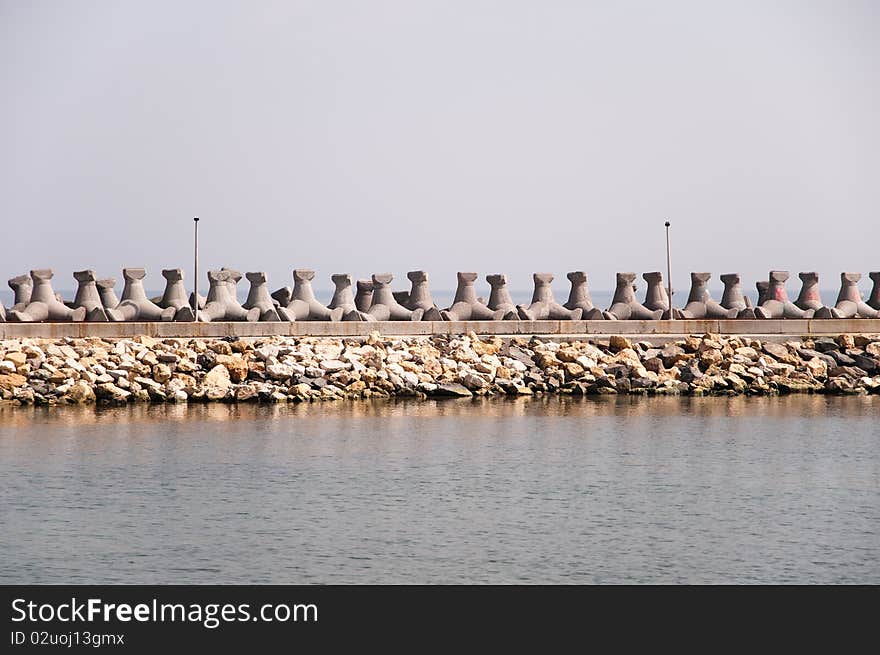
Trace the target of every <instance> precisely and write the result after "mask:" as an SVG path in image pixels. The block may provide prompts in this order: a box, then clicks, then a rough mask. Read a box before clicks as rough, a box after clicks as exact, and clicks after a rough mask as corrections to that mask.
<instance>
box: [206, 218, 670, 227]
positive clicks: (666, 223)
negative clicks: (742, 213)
mask: <svg viewBox="0 0 880 655" xmlns="http://www.w3.org/2000/svg"><path fill="white" fill-rule="evenodd" d="M196 220H199V219H196ZM663 225H665V226H666V227H669V226H670V225H672V223H670V222H669V221H666V222H665V223H664V224H663Z"/></svg>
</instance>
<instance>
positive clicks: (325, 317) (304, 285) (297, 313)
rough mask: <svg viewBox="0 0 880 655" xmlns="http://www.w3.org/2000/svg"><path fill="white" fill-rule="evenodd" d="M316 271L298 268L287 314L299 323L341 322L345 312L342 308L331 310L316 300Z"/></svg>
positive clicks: (294, 276) (295, 271) (295, 272)
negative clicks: (313, 287) (314, 289)
mask: <svg viewBox="0 0 880 655" xmlns="http://www.w3.org/2000/svg"><path fill="white" fill-rule="evenodd" d="M314 277H315V271H313V270H311V269H308V268H297V269H294V271H293V294H292V296H291V300H290V303H289V304H288V305H287V312H288V314H289V315H290V316H293V317H294V318H295V319H296V320H297V321H334V322H335V321H339V320H341V319H342V316H343V314H344V313H345V311H344V310H343V309H342V308H341V307H337V308H336V309H330V308H329V307H327V306H326V305H322V304H321V303H320V302H318V299H317V298H315V292H314V291H313V290H312V279H313V278H314Z"/></svg>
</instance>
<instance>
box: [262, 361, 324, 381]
mask: <svg viewBox="0 0 880 655" xmlns="http://www.w3.org/2000/svg"><path fill="white" fill-rule="evenodd" d="M266 375H268V376H269V377H270V378H272V379H274V380H287V379H290V377H291V376H292V375H293V369H292V368H291V367H290V366H288V365H287V364H270V365H268V366H267V367H266ZM319 375H320V374H319ZM316 377H317V376H316Z"/></svg>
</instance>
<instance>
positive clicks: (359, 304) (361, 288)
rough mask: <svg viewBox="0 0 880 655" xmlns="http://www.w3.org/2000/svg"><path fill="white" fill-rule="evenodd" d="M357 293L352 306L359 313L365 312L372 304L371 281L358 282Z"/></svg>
mask: <svg viewBox="0 0 880 655" xmlns="http://www.w3.org/2000/svg"><path fill="white" fill-rule="evenodd" d="M356 286H357V293H356V294H355V296H354V306H355V308H356V309H357V310H358V311H359V312H367V311H369V310H370V305H372V304H373V281H372V280H358V281H357V284H356Z"/></svg>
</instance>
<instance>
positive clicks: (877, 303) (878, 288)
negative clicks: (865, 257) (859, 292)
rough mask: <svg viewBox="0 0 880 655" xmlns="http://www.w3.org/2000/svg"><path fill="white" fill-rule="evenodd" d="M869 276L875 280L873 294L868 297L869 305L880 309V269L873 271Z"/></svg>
mask: <svg viewBox="0 0 880 655" xmlns="http://www.w3.org/2000/svg"><path fill="white" fill-rule="evenodd" d="M868 277H870V278H871V280H872V281H873V282H874V287H873V288H872V289H871V296H870V297H869V298H868V307H870V308H871V309H880V271H871V272H870V273H868Z"/></svg>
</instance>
